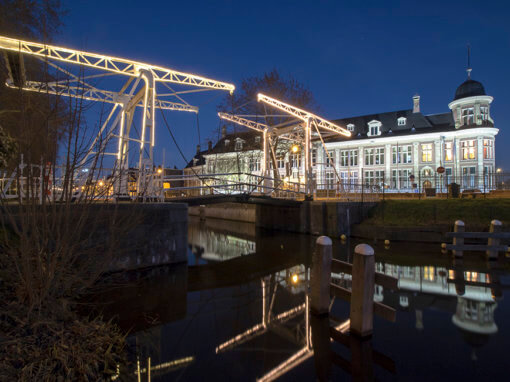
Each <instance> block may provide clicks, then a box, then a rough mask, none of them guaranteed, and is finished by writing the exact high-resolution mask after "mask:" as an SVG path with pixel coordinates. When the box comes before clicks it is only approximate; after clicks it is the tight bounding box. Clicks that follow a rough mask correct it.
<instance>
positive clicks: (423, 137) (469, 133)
mask: <svg viewBox="0 0 510 382" xmlns="http://www.w3.org/2000/svg"><path fill="white" fill-rule="evenodd" d="M498 132H499V129H497V128H495V127H478V128H470V129H463V130H454V131H444V132H435V133H422V134H420V133H414V134H410V135H402V136H394V137H381V138H373V139H367V138H364V139H352V140H349V141H342V142H326V146H327V147H351V146H373V145H383V144H387V143H390V144H391V143H396V142H399V143H417V144H418V143H420V142H424V141H429V140H430V141H432V140H436V139H441V138H442V137H444V138H446V139H448V138H468V137H473V136H479V135H490V136H496V135H497V134H498Z"/></svg>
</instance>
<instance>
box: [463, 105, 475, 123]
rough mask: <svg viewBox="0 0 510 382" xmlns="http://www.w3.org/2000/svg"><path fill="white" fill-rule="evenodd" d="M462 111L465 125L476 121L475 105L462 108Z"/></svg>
mask: <svg viewBox="0 0 510 382" xmlns="http://www.w3.org/2000/svg"><path fill="white" fill-rule="evenodd" d="M461 113H462V124H463V125H473V124H474V123H475V108H474V107H473V106H468V107H464V108H462V111H461Z"/></svg>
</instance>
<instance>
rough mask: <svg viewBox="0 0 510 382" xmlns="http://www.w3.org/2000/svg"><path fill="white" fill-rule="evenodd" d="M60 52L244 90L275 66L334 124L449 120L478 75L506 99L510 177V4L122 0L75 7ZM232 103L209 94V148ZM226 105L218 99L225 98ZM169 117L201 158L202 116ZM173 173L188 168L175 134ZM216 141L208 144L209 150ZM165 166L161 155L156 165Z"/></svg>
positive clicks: (501, 118) (502, 152)
mask: <svg viewBox="0 0 510 382" xmlns="http://www.w3.org/2000/svg"><path fill="white" fill-rule="evenodd" d="M65 5H66V7H67V9H68V10H69V14H68V16H67V17H66V19H65V23H66V26H65V27H64V29H63V33H62V34H61V35H60V36H57V37H56V39H55V40H56V41H55V42H56V43H59V44H61V45H65V46H69V47H73V48H76V49H83V50H87V51H91V52H100V53H104V54H108V55H114V56H120V57H125V58H130V59H134V60H139V61H143V62H148V63H152V64H157V65H161V66H166V67H170V68H173V69H176V70H182V71H189V72H192V73H197V74H202V75H204V76H208V77H211V78H214V79H217V80H222V81H226V82H233V83H234V84H236V85H239V84H240V82H241V79H243V78H244V77H249V76H253V75H259V74H262V73H264V72H266V71H269V70H271V69H273V68H277V69H279V70H281V71H282V72H284V73H287V74H292V75H293V76H295V77H296V78H297V79H298V80H299V81H301V82H302V83H303V84H305V85H306V86H308V87H309V88H310V89H311V91H312V92H313V94H314V96H315V98H316V100H317V103H318V104H319V107H320V110H321V115H322V116H324V117H325V118H328V119H336V118H341V117H349V116H354V115H362V114H370V113H377V112H384V111H392V110H398V109H404V108H411V107H412V101H411V97H412V96H413V95H414V94H415V93H418V94H420V96H421V107H422V112H423V113H425V114H433V113H441V112H447V111H448V110H449V109H448V103H449V102H450V101H451V100H452V99H453V95H454V92H455V89H456V87H457V86H458V85H459V84H460V83H462V82H463V81H464V80H465V79H466V72H465V68H466V44H467V43H468V42H469V43H470V44H471V47H472V57H471V62H472V67H473V73H472V77H473V78H474V79H476V80H479V81H481V82H482V83H483V84H484V86H485V89H486V91H487V93H488V94H489V95H492V96H493V97H494V102H493V104H492V117H493V119H494V120H495V124H496V127H498V128H499V129H500V133H499V135H498V138H497V140H496V142H497V148H496V155H497V165H498V166H501V167H503V168H504V169H506V170H510V150H507V149H506V147H509V143H510V133H509V132H507V130H508V129H509V128H510V126H508V125H509V122H510V113H509V112H508V109H509V99H510V93H509V91H508V90H509V89H510V77H509V73H510V23H509V22H508V20H509V17H510V5H509V2H506V1H484V2H482V1H468V0H464V1H444V0H443V1H400V2H399V1H320V2H319V1H297V0H295V1H277V0H273V1H241V0H239V1H219V0H217V1H191V0H188V1H156V0H151V1H149V0H147V1H145V2H144V1H128V0H124V1H114V0H108V1H106V0H103V1H93V0H87V1H85V0H72V1H71V0H68V1H67V2H65ZM221 96H222V95H221V94H220V93H218V92H210V93H209V92H207V93H204V94H203V96H202V97H201V99H200V101H199V102H198V104H197V105H198V106H201V107H202V108H201V113H200V128H201V132H202V134H201V135H202V141H205V137H212V136H213V131H214V130H215V129H217V128H218V125H219V123H218V120H217V117H216V115H215V106H216V104H217V103H218V101H219V99H220V97H221ZM216 97H217V98H216ZM176 114H179V113H177V112H169V114H167V116H168V119H169V121H170V123H171V124H172V126H173V129H174V131H176V130H177V131H178V132H177V139H178V141H179V144H180V145H181V147H182V148H183V149H184V152H185V154H186V157H187V158H188V159H189V158H191V156H192V155H193V154H194V151H195V149H196V144H197V143H198V137H197V133H196V126H195V120H194V117H192V116H190V115H188V114H186V115H182V114H181V115H176ZM157 136H158V144H160V147H161V145H164V146H165V147H166V153H167V154H166V158H167V160H166V162H167V165H168V164H171V165H174V164H176V165H177V166H178V167H182V166H183V164H184V161H183V160H182V159H181V158H180V156H179V155H178V153H177V151H176V150H175V147H174V146H173V144H171V143H170V136H169V134H168V132H167V131H166V128H165V127H164V126H163V125H161V124H160V125H159V127H158V132H157ZM202 143H204V142H202ZM160 158H161V150H158V152H157V156H156V159H157V161H159V160H160Z"/></svg>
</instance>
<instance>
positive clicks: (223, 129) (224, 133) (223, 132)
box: [221, 125, 227, 138]
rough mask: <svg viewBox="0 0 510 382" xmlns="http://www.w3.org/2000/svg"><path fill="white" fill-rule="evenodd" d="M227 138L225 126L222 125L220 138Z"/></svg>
mask: <svg viewBox="0 0 510 382" xmlns="http://www.w3.org/2000/svg"><path fill="white" fill-rule="evenodd" d="M226 136H227V126H226V125H223V126H221V137H222V138H225V137H226Z"/></svg>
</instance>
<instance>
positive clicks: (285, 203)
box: [165, 194, 302, 207]
mask: <svg viewBox="0 0 510 382" xmlns="http://www.w3.org/2000/svg"><path fill="white" fill-rule="evenodd" d="M165 202H169V203H186V204H188V206H200V205H206V204H218V203H247V204H261V205H273V206H281V207H298V206H300V205H301V203H302V201H299V200H289V199H279V198H272V197H270V196H264V195H250V194H235V195H201V196H192V197H185V198H167V199H165Z"/></svg>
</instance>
